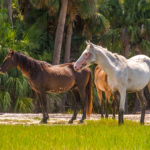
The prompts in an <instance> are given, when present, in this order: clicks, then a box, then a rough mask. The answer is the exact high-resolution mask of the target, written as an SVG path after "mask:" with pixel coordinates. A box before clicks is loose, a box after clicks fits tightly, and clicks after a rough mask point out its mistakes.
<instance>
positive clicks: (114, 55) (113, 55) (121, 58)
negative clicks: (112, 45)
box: [94, 44, 126, 62]
mask: <svg viewBox="0 0 150 150" xmlns="http://www.w3.org/2000/svg"><path fill="white" fill-rule="evenodd" d="M94 46H96V47H98V49H100V50H102V51H104V52H105V54H106V55H107V56H108V57H109V58H110V60H111V61H112V62H115V61H116V59H117V60H118V61H126V58H125V57H124V56H122V55H119V54H118V53H112V52H111V51H109V50H108V49H107V48H104V47H102V46H99V45H95V44H94Z"/></svg>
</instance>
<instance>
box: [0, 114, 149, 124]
mask: <svg viewBox="0 0 150 150" xmlns="http://www.w3.org/2000/svg"><path fill="white" fill-rule="evenodd" d="M100 116H101V115H100V114H92V115H91V116H90V118H88V119H87V120H99V119H100V118H101V117H100ZM49 117H50V119H49V120H48V124H51V125H53V124H64V125H67V124H68V121H69V120H70V119H71V117H72V114H59V113H58V114H49ZM111 117H112V115H110V118H111ZM117 118H118V117H117V116H116V119H117ZM124 118H125V119H127V120H133V121H137V122H139V121H140V114H134V115H131V114H130V115H124ZM41 119H42V114H15V113H4V114H0V124H12V125H13V124H39V122H40V120H41ZM80 119H81V114H79V115H78V117H77V120H76V121H74V124H78V122H79V120H80ZM145 124H146V125H150V114H146V115H145Z"/></svg>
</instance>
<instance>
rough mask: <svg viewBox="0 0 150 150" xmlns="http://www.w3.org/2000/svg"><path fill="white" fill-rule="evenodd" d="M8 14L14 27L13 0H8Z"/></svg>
mask: <svg viewBox="0 0 150 150" xmlns="http://www.w3.org/2000/svg"><path fill="white" fill-rule="evenodd" d="M8 14H9V18H10V22H11V26H12V28H13V9H12V0H8Z"/></svg>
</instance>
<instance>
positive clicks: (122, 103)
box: [118, 88, 126, 124]
mask: <svg viewBox="0 0 150 150" xmlns="http://www.w3.org/2000/svg"><path fill="white" fill-rule="evenodd" d="M119 93H120V105H119V115H118V120H119V122H118V123H119V124H123V123H124V119H123V114H124V107H125V100H126V89H125V88H122V89H120V91H119Z"/></svg>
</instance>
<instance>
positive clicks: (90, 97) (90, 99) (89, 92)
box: [86, 72, 93, 116]
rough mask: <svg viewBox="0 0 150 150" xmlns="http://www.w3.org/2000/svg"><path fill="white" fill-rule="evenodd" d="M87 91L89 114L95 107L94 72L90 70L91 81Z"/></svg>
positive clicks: (87, 112)
mask: <svg viewBox="0 0 150 150" xmlns="http://www.w3.org/2000/svg"><path fill="white" fill-rule="evenodd" d="M86 93H87V98H88V102H87V110H86V114H87V115H88V116H89V115H90V114H91V113H92V109H93V81H92V73H91V72H90V77H89V81H88V84H87V87H86Z"/></svg>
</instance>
